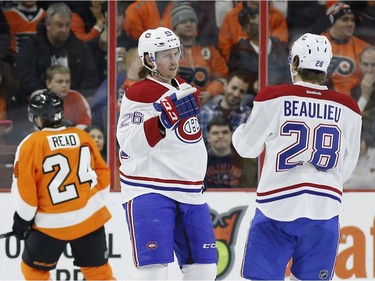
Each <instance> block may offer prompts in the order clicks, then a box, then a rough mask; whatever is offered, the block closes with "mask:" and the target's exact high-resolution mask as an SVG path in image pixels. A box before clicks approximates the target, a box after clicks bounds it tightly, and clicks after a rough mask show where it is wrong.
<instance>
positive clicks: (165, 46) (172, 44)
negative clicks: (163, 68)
mask: <svg viewBox="0 0 375 281" xmlns="http://www.w3.org/2000/svg"><path fill="white" fill-rule="evenodd" d="M174 48H178V50H179V51H180V52H181V48H180V39H179V38H178V36H177V35H176V34H174V32H173V31H172V30H170V29H168V28H165V27H158V28H156V29H148V30H146V31H145V32H143V33H142V35H141V36H140V37H139V40H138V55H139V57H140V58H141V60H142V64H143V65H144V66H145V67H147V68H148V69H150V70H151V71H156V63H155V53H156V52H160V51H166V50H170V49H174ZM145 54H148V55H149V56H150V59H151V61H152V64H153V68H152V69H151V68H150V67H149V66H148V65H147V64H146V63H145V60H144V56H145Z"/></svg>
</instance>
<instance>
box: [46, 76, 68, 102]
mask: <svg viewBox="0 0 375 281" xmlns="http://www.w3.org/2000/svg"><path fill="white" fill-rule="evenodd" d="M46 85H47V89H48V90H50V91H52V92H55V93H56V94H57V95H59V96H60V97H61V98H63V99H64V98H65V97H66V95H67V94H68V92H69V88H70V75H69V74H60V73H57V74H55V75H54V76H53V78H52V79H51V80H47V82H46Z"/></svg>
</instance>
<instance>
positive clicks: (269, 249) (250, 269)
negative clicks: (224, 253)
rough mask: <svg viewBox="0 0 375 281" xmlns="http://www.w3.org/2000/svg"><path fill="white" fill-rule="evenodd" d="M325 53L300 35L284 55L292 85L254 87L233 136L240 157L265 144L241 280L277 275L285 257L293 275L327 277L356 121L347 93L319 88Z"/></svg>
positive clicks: (322, 44)
mask: <svg viewBox="0 0 375 281" xmlns="http://www.w3.org/2000/svg"><path fill="white" fill-rule="evenodd" d="M331 57H332V48H331V44H330V43H329V41H328V40H327V38H326V37H325V36H320V35H315V34H311V33H306V34H304V35H303V36H301V37H300V38H299V39H298V40H296V41H295V42H294V44H293V46H292V49H291V54H290V72H291V77H292V81H293V85H280V86H270V87H266V88H265V89H264V90H261V91H260V92H259V93H258V95H257V96H256V98H255V101H254V107H253V110H252V112H251V115H250V117H249V119H248V120H247V122H246V123H245V124H243V125H240V126H239V127H238V128H237V129H236V131H235V132H234V134H233V145H234V147H235V149H236V150H237V151H238V153H239V154H240V155H241V156H242V157H249V158H255V157H258V156H259V155H260V154H261V153H262V151H263V150H264V149H265V161H264V165H263V171H262V174H261V177H260V181H259V185H258V190H257V198H256V211H255V215H254V218H253V220H252V223H251V227H250V231H249V236H248V239H247V243H246V250H245V255H244V260H243V267H242V269H241V275H242V276H243V277H244V278H247V279H252V280H259V279H264V280H284V277H285V269H286V265H287V263H288V261H289V260H290V258H292V259H293V264H292V267H291V273H292V275H293V276H292V278H295V279H298V280H328V279H331V278H332V277H333V274H334V265H335V260H336V253H337V247H338V243H339V219H338V214H339V209H340V204H341V200H342V198H341V197H342V192H343V182H344V181H345V180H347V179H348V178H349V176H350V174H351V173H352V171H353V169H354V168H355V166H356V163H357V159H358V155H359V149H360V132H361V123H362V121H361V120H362V119H361V112H360V110H359V108H358V105H357V103H356V102H355V101H354V100H353V99H352V98H351V97H348V96H346V95H343V94H342V93H339V92H336V91H333V90H328V88H327V87H326V86H323V85H321V83H322V82H323V80H324V79H325V77H326V72H327V67H328V65H329V63H330V60H331Z"/></svg>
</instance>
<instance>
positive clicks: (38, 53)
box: [16, 23, 100, 101]
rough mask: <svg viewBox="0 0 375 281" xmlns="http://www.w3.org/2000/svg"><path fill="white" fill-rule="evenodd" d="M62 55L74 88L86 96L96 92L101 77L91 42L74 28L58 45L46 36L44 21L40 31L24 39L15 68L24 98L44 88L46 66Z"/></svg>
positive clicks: (21, 95) (39, 26)
mask: <svg viewBox="0 0 375 281" xmlns="http://www.w3.org/2000/svg"><path fill="white" fill-rule="evenodd" d="M62 57H64V58H67V60H68V67H69V69H70V74H71V86H70V87H71V89H74V90H77V91H79V92H81V93H82V94H83V95H85V96H87V95H91V94H93V93H94V91H95V88H96V87H98V85H99V82H100V81H98V70H97V68H96V64H95V63H94V61H93V59H94V58H93V56H92V55H91V50H90V48H89V47H88V45H86V43H85V42H83V41H81V40H79V39H78V38H77V37H76V36H75V35H74V33H73V32H72V31H71V32H70V35H69V38H68V40H67V41H66V42H65V44H64V45H63V46H61V47H59V48H56V47H54V46H52V45H51V44H50V43H49V41H48V39H47V30H46V27H45V25H44V23H39V25H38V29H37V33H36V34H35V35H33V36H31V37H30V38H29V39H28V40H27V41H25V43H24V44H23V45H22V47H21V48H20V52H19V54H18V55H17V62H16V69H17V71H16V72H17V75H18V79H19V81H20V84H21V92H20V98H21V101H26V98H27V97H28V96H30V94H31V93H32V92H33V91H35V90H37V89H42V88H45V77H46V70H47V68H48V67H49V66H51V65H53V64H58V60H59V58H62ZM56 61H57V62H56Z"/></svg>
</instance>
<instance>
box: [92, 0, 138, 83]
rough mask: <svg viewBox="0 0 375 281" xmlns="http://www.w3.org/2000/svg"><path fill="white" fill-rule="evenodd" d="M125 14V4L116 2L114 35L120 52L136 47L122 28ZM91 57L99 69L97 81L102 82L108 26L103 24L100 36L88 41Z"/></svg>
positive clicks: (104, 73)
mask: <svg viewBox="0 0 375 281" xmlns="http://www.w3.org/2000/svg"><path fill="white" fill-rule="evenodd" d="M104 14H105V18H107V12H105V13H104ZM124 16H125V5H124V4H123V3H122V2H118V3H117V15H116V35H117V42H116V44H117V45H116V46H117V48H118V50H120V52H125V51H127V50H130V49H131V48H135V47H137V44H138V42H137V40H135V39H133V38H132V37H129V36H128V35H126V32H125V31H124V30H123V29H122V24H123V22H124ZM88 44H89V46H90V48H91V51H92V54H93V57H94V58H95V63H96V64H97V68H98V70H99V81H101V82H103V81H104V80H106V79H107V65H108V61H107V51H108V50H107V48H108V28H107V25H104V28H103V32H102V33H101V34H100V36H98V37H96V38H94V39H92V40H91V41H90V42H88Z"/></svg>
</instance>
